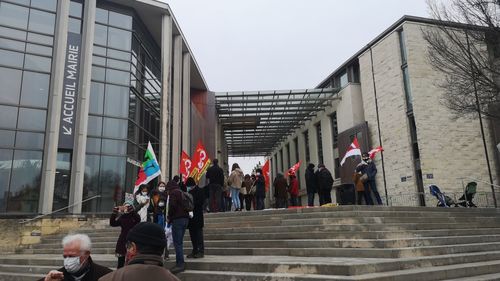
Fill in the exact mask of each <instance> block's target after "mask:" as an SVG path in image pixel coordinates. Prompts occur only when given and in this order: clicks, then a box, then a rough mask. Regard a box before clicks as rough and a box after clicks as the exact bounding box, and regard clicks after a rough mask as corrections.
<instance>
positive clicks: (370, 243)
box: [0, 206, 500, 281]
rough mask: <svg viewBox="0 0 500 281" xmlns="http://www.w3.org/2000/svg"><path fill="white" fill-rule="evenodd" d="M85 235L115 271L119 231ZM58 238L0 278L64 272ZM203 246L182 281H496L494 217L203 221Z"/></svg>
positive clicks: (332, 213)
mask: <svg viewBox="0 0 500 281" xmlns="http://www.w3.org/2000/svg"><path fill="white" fill-rule="evenodd" d="M81 232H86V233H88V234H89V235H90V236H91V238H92V242H93V251H92V256H93V259H94V260H95V261H96V262H98V263H100V264H102V265H105V266H109V267H115V266H116V258H115V257H114V247H115V242H116V237H117V236H118V233H119V229H117V228H114V229H113V228H106V229H101V230H95V229H94V230H92V229H89V230H81ZM62 237H63V235H62V234H59V235H52V236H47V237H43V238H42V243H41V244H38V245H34V246H32V247H31V248H28V249H19V250H18V254H16V255H3V256H0V280H36V279H37V278H41V277H42V276H43V275H44V273H46V272H48V271H49V270H50V269H53V268H57V267H60V266H61V265H62V250H61V246H60V240H61V238H62ZM185 241H186V243H185V252H186V253H189V252H190V250H191V249H190V246H191V245H190V244H191V243H190V242H188V241H189V238H188V237H187V236H186V240H185ZM205 247H206V251H205V254H206V257H205V258H204V259H194V260H189V259H186V261H187V270H186V271H185V272H184V273H182V274H180V275H179V277H180V279H181V280H186V281H194V280H209V281H211V280H213V281H215V280H232V281H238V280H242V281H243V280H245V281H250V280H252V281H253V280H269V281H270V280H277V281H278V280H279V281H285V280H286V281H291V280H371V281H373V280H377V281H382V280H384V281H386V280H387V281H389V280H390V281H398V280H405V281H408V280H457V281H458V280H500V210H495V209H463V208H450V209H441V208H418V207H377V206H375V207H366V206H343V207H337V208H307V209H293V210H292V209H291V210H265V211H258V212H254V211H252V212H233V213H219V214H208V215H207V216H206V227H205ZM174 256H175V255H173V254H171V257H174ZM167 266H173V263H172V262H171V263H169V264H168V265H167Z"/></svg>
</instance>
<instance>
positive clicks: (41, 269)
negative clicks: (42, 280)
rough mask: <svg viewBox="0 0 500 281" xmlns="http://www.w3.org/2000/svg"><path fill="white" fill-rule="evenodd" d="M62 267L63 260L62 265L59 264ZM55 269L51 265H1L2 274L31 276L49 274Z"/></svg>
mask: <svg viewBox="0 0 500 281" xmlns="http://www.w3.org/2000/svg"><path fill="white" fill-rule="evenodd" d="M59 265H60V266H59V267H61V266H62V260H61V263H60V264H59ZM53 269H55V267H54V266H49V265H45V266H44V265H35V264H32V265H29V264H24V265H14V264H0V272H2V273H6V272H10V273H29V274H43V275H45V274H47V272H49V271H51V270H53Z"/></svg>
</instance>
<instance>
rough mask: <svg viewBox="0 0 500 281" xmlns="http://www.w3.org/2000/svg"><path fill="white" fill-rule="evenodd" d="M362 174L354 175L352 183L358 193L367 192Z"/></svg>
mask: <svg viewBox="0 0 500 281" xmlns="http://www.w3.org/2000/svg"><path fill="white" fill-rule="evenodd" d="M361 176H362V175H361V174H360V173H353V174H352V181H353V182H354V186H355V188H356V191H365V184H364V183H363V181H362V180H361Z"/></svg>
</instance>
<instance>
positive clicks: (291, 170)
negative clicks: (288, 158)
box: [288, 160, 302, 175]
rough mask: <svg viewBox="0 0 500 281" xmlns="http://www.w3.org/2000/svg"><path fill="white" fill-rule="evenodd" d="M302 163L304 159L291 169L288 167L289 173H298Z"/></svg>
mask: <svg viewBox="0 0 500 281" xmlns="http://www.w3.org/2000/svg"><path fill="white" fill-rule="evenodd" d="M300 163H302V160H301V161H299V162H297V163H296V164H295V165H293V166H292V167H291V168H290V169H288V175H290V174H294V175H296V174H297V171H298V170H299V167H300Z"/></svg>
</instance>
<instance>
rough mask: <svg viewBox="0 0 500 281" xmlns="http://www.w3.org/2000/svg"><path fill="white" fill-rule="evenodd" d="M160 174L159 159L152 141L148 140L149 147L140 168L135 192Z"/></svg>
mask: <svg viewBox="0 0 500 281" xmlns="http://www.w3.org/2000/svg"><path fill="white" fill-rule="evenodd" d="M159 175H161V170H160V165H158V161H157V160H156V156H155V152H154V151H153V147H152V146H151V142H148V149H147V150H146V154H144V162H142V167H141V168H140V169H139V174H138V175H137V180H136V181H135V187H134V194H135V193H136V192H137V189H139V186H140V185H141V184H147V183H148V182H150V181H151V180H152V179H154V178H156V177H157V176H159Z"/></svg>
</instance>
